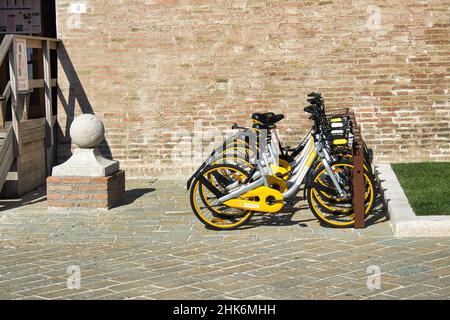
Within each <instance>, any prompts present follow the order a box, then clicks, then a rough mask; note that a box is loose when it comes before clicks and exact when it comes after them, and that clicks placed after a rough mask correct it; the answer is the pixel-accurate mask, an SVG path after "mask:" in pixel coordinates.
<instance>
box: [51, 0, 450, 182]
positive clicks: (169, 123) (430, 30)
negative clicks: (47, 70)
mask: <svg viewBox="0 0 450 320" xmlns="http://www.w3.org/2000/svg"><path fill="white" fill-rule="evenodd" d="M57 2H58V8H57V15H58V34H59V38H61V39H62V40H63V41H64V45H65V50H66V51H67V55H66V56H65V57H63V58H62V59H61V60H62V66H60V70H59V71H60V72H59V76H60V87H61V92H60V98H62V99H60V101H61V103H60V105H59V117H58V118H59V122H60V125H61V133H60V137H59V141H60V144H61V146H60V148H59V150H60V152H59V155H60V161H62V160H63V159H64V158H65V157H66V156H67V140H66V139H65V138H64V136H66V133H67V128H66V127H67V126H68V124H70V118H71V117H72V116H73V114H74V113H75V114H78V113H80V112H81V111H80V110H83V112H89V111H91V110H93V111H94V112H95V113H96V114H97V115H99V116H100V117H101V118H102V119H103V120H104V122H105V125H106V128H107V141H106V142H107V143H105V144H104V146H103V151H104V152H105V153H111V154H112V155H113V156H114V158H115V159H117V160H120V161H121V165H122V168H124V169H126V170H127V174H128V175H129V176H130V177H133V176H156V175H161V174H164V173H161V172H160V171H159V170H160V169H161V168H162V169H166V168H169V169H174V168H175V169H177V170H178V171H179V172H181V173H182V174H184V175H187V174H189V173H190V172H191V169H190V168H186V167H189V166H190V165H191V163H192V161H193V160H192V159H193V158H194V156H195V155H197V156H198V153H194V156H193V157H192V158H191V157H187V158H182V159H179V158H180V157H178V158H177V157H175V158H177V159H179V160H177V161H176V162H175V165H173V160H172V159H173V158H174V156H176V155H177V154H178V155H181V154H188V152H189V151H191V150H192V145H196V144H195V143H194V144H192V136H193V132H194V127H195V128H197V129H198V128H199V122H196V121H199V120H202V125H203V128H204V129H214V128H218V129H219V130H220V132H222V131H223V130H225V129H226V128H228V127H229V126H230V125H231V124H232V123H233V122H238V123H240V124H246V123H248V122H249V120H248V119H249V115H250V114H251V113H252V112H255V111H259V110H273V111H275V112H283V113H285V114H286V116H287V117H286V120H284V122H283V123H282V124H281V125H280V130H281V133H282V134H283V137H284V139H285V140H286V141H287V143H289V144H290V145H293V144H295V142H296V141H297V139H298V138H299V137H300V136H302V135H303V134H304V133H305V132H306V131H307V129H309V128H310V123H309V120H307V116H306V114H305V113H304V112H303V108H304V107H305V106H306V102H305V98H306V94H307V93H309V92H311V91H320V92H322V93H323V95H324V96H325V98H326V103H327V105H328V106H331V107H335V106H345V107H352V108H355V110H356V114H357V118H358V120H360V122H361V124H362V128H363V136H364V138H365V139H366V141H367V143H368V144H369V145H370V146H371V147H373V148H374V151H375V157H376V161H378V162H384V161H423V160H438V161H441V160H450V143H449V140H450V139H449V138H450V105H449V92H448V90H449V80H450V79H449V74H450V73H449V70H450V56H449V55H450V46H449V29H450V28H449V26H450V22H449V8H448V1H445V0H442V1H438V0H435V1H433V0H429V1H412V0H406V1H405V0H391V1H378V0H377V1H372V2H366V1H344V0H339V1H285V0H283V1H281V0H280V1H274V0H272V1H263V0H252V1H250V0H249V1H239V0H221V1H200V0H190V1H188V0H166V1H163V0H133V1H123V0H109V1H105V0H95V1H93V0H85V1H83V2H84V3H86V10H87V11H86V13H81V14H71V13H70V12H69V9H68V8H69V5H70V4H71V3H72V1H66V0H61V1H57ZM75 2H77V1H75ZM66 76H67V79H66ZM67 114H68V115H69V116H68V117H67ZM210 139H212V138H211V137H208V136H207V135H204V139H203V140H204V142H203V143H207V142H208V141H209V140H210ZM205 141H206V142H205ZM206 151H207V152H209V151H210V148H208V149H207V150H206ZM199 158H201V156H200V157H199Z"/></svg>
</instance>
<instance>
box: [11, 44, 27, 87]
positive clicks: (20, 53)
mask: <svg viewBox="0 0 450 320" xmlns="http://www.w3.org/2000/svg"><path fill="white" fill-rule="evenodd" d="M14 57H15V59H16V71H17V73H16V77H17V90H18V91H28V90H29V85H28V54H27V40H26V39H15V40H14Z"/></svg>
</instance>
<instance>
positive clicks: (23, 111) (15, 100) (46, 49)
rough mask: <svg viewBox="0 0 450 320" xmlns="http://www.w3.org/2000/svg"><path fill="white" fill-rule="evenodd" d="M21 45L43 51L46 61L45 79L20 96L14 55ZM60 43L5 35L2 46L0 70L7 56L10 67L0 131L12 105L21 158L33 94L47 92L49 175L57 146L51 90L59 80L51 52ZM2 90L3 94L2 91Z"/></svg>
mask: <svg viewBox="0 0 450 320" xmlns="http://www.w3.org/2000/svg"><path fill="white" fill-rule="evenodd" d="M18 41H21V42H23V41H25V43H26V48H27V49H29V48H33V49H42V61H43V69H44V70H43V71H44V72H43V74H44V77H43V79H29V80H28V88H29V90H28V91H24V92H19V90H18V70H17V64H16V63H17V60H16V59H17V57H16V55H15V50H14V46H15V43H16V42H18ZM60 42H61V41H60V40H59V39H52V38H43V37H31V36H22V35H6V36H5V37H4V39H3V41H2V43H1V45H0V66H2V65H3V63H4V62H6V57H7V56H8V58H9V59H8V63H9V81H8V82H7V84H6V86H5V88H0V92H2V94H1V96H0V128H4V127H5V120H6V119H5V118H6V111H7V110H6V108H7V106H8V102H9V105H10V107H11V122H12V127H13V132H14V137H15V143H14V154H15V156H16V157H17V156H20V154H21V141H20V139H21V137H20V126H21V122H22V121H25V120H28V115H29V110H28V108H29V98H30V92H31V91H32V90H33V89H35V88H44V92H45V99H44V101H45V122H46V159H47V160H46V162H47V174H48V175H49V174H50V173H51V169H52V167H53V162H54V156H53V152H54V146H55V136H54V132H53V127H54V123H55V121H54V117H53V113H52V112H53V111H52V110H53V105H52V104H53V102H52V90H53V88H54V87H56V84H57V79H52V78H51V74H52V70H51V61H50V50H58V45H59V43H60ZM2 89H3V90H2Z"/></svg>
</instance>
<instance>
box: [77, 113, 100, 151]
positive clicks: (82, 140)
mask: <svg viewBox="0 0 450 320" xmlns="http://www.w3.org/2000/svg"><path fill="white" fill-rule="evenodd" d="M70 137H71V138H72V142H73V143H75V144H76V145H77V146H79V147H80V148H86V149H87V148H95V147H97V146H98V145H99V144H100V143H101V142H102V140H103V138H104V137H105V127H104V126H103V122H102V121H101V120H100V119H99V118H97V117H96V116H95V115H93V114H82V115H80V116H78V117H76V118H75V119H74V120H73V122H72V125H71V127H70Z"/></svg>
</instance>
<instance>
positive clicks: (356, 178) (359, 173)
mask: <svg viewBox="0 0 450 320" xmlns="http://www.w3.org/2000/svg"><path fill="white" fill-rule="evenodd" d="M349 117H350V120H351V121H352V128H353V179H352V181H353V210H354V214H355V229H364V228H365V223H364V213H365V212H364V211H365V207H364V147H363V142H362V138H361V127H360V126H359V125H358V123H357V121H356V118H355V113H354V112H353V111H352V112H349Z"/></svg>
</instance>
